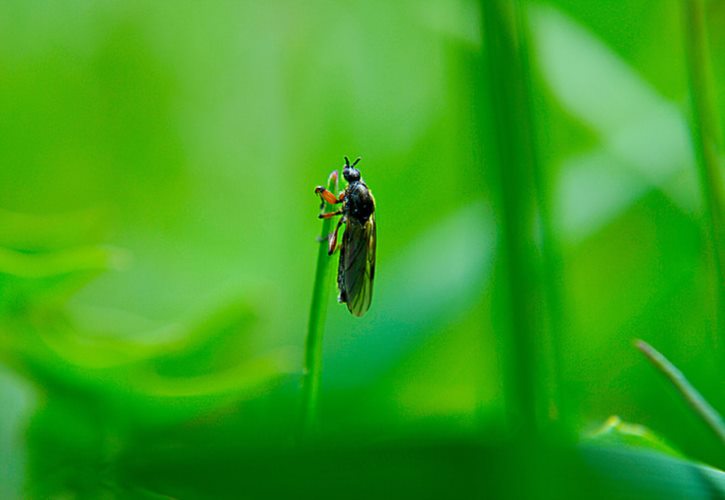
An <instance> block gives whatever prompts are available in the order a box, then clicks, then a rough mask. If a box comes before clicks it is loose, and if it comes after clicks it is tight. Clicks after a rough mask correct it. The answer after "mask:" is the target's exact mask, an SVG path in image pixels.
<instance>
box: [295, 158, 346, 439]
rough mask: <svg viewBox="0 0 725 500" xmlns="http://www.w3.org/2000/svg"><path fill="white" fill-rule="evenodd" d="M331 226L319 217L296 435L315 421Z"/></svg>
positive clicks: (332, 186) (333, 180)
mask: <svg viewBox="0 0 725 500" xmlns="http://www.w3.org/2000/svg"><path fill="white" fill-rule="evenodd" d="M337 178H338V174H337V171H334V172H333V173H332V174H331V175H330V177H329V179H328V181H327V189H329V190H330V191H332V192H334V193H335V194H337V189H338V183H337ZM323 207H324V208H323V210H324V211H325V212H331V211H334V210H335V207H334V206H333V205H330V204H329V203H324V205H323ZM331 228H332V219H323V221H322V232H321V233H320V242H319V249H318V251H317V270H316V271H315V283H314V286H313V288H312V303H311V304H310V318H309V322H308V323H307V341H306V343H305V368H304V373H303V377H302V414H301V429H300V436H305V435H308V434H309V433H310V431H311V429H312V427H313V426H314V425H315V422H316V420H317V401H318V395H319V390H320V375H321V372H322V337H323V333H324V330H325V319H326V318H327V302H328V297H329V293H330V287H329V284H330V283H329V281H330V280H329V278H328V276H329V274H330V272H329V271H330V261H331V260H332V259H331V257H330V256H329V255H328V254H327V249H328V242H327V236H328V235H329V234H330V231H331Z"/></svg>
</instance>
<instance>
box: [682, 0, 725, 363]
mask: <svg viewBox="0 0 725 500" xmlns="http://www.w3.org/2000/svg"><path fill="white" fill-rule="evenodd" d="M682 6H683V21H684V31H685V37H684V40H685V53H686V56H687V69H688V77H689V87H690V105H691V107H692V116H691V129H692V138H693V143H694V144H693V146H694V149H695V156H696V158H697V166H698V169H699V173H700V183H701V186H702V194H703V198H704V200H705V214H706V220H705V224H706V233H707V239H708V244H709V247H710V253H711V255H712V260H713V267H714V269H715V273H714V278H713V279H714V281H715V283H714V287H715V288H716V290H715V294H716V301H715V307H716V310H715V311H714V315H715V317H714V323H715V325H716V326H715V332H717V333H716V334H715V335H714V339H713V344H714V346H713V347H715V348H716V352H717V351H719V352H721V353H722V352H725V350H724V349H722V347H723V344H722V343H723V342H724V341H725V325H724V324H723V323H725V320H724V318H723V311H725V221H723V217H724V216H725V215H724V212H723V209H724V208H725V205H723V193H722V190H723V167H722V165H721V164H720V159H719V156H718V152H719V151H720V131H719V130H718V121H717V117H716V109H717V108H716V106H715V101H714V98H713V91H712V88H711V83H710V74H711V73H710V58H709V54H708V47H707V35H706V28H705V17H704V12H703V11H704V4H703V1H702V0H687V1H683V2H682ZM720 358H721V360H722V359H725V358H723V356H722V355H721V356H720Z"/></svg>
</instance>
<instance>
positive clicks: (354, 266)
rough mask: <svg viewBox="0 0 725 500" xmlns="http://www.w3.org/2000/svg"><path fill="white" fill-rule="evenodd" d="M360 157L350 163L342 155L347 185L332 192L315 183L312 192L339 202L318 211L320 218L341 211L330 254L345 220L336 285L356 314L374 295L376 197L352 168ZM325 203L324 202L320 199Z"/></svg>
mask: <svg viewBox="0 0 725 500" xmlns="http://www.w3.org/2000/svg"><path fill="white" fill-rule="evenodd" d="M359 161H360V158H358V159H357V160H355V162H353V163H352V164H350V160H349V159H348V158H347V156H346V157H345V166H344V167H343V170H342V176H343V177H344V178H345V181H347V187H346V188H345V190H344V191H342V192H341V193H340V194H339V195H337V196H336V195H335V194H334V193H332V192H331V191H328V190H327V189H325V188H324V187H323V186H317V188H315V193H317V194H319V195H320V197H321V198H322V200H323V201H326V202H327V203H329V204H331V205H337V204H340V203H341V204H342V208H340V210H337V211H336V212H329V213H321V214H320V215H319V217H320V218H321V219H329V218H331V217H335V216H338V215H340V216H341V217H340V220H339V221H338V222H337V226H335V230H334V231H333V232H332V233H330V236H329V238H328V243H329V247H328V253H329V254H330V255H332V254H333V252H334V251H335V250H336V249H337V248H338V244H337V242H338V238H337V235H338V232H339V230H340V226H342V225H343V224H345V232H344V234H343V236H342V243H341V244H340V245H339V249H340V263H339V265H338V268H337V288H338V289H339V291H340V294H339V295H338V297H337V300H338V301H339V302H344V303H345V304H347V308H348V310H349V311H350V312H351V313H352V314H354V315H355V316H362V315H363V314H365V312H366V311H367V310H368V309H369V308H370V303H371V302H372V298H373V279H374V278H375V244H376V239H377V237H376V234H375V198H373V194H372V193H371V192H370V189H368V187H367V185H366V184H365V182H363V180H362V178H361V177H360V171H359V170H358V169H356V168H355V165H357V164H358V162H359ZM323 205H324V203H323Z"/></svg>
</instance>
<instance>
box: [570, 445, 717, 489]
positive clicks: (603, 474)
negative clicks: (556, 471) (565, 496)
mask: <svg viewBox="0 0 725 500" xmlns="http://www.w3.org/2000/svg"><path fill="white" fill-rule="evenodd" d="M582 451H583V458H584V461H585V462H587V463H589V464H590V467H591V470H592V472H594V473H595V474H596V475H597V476H598V479H599V481H598V483H602V484H606V486H607V492H608V498H628V499H635V498H636V499H648V500H649V499H651V500H655V499H658V500H659V499H662V498H667V499H683V500H695V499H702V500H713V499H720V498H723V497H725V472H723V471H719V470H717V469H713V468H712V467H708V466H706V465H701V464H698V463H695V462H691V461H687V460H682V459H679V458H676V457H673V456H670V455H669V454H662V453H659V452H655V451H652V450H643V449H633V448H629V447H621V446H602V445H594V444H587V445H584V446H583V447H582Z"/></svg>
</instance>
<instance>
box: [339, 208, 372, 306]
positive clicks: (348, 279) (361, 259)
mask: <svg viewBox="0 0 725 500" xmlns="http://www.w3.org/2000/svg"><path fill="white" fill-rule="evenodd" d="M375 243H376V231H375V216H374V215H372V216H371V217H370V219H368V221H367V222H365V223H364V224H360V223H359V222H358V221H356V220H355V219H353V218H350V219H348V221H347V224H346V226H345V234H344V236H343V239H342V248H341V250H340V267H339V268H338V276H337V283H338V287H339V288H340V301H341V302H346V303H347V308H348V309H349V311H350V312H351V313H352V314H354V315H355V316H362V315H363V314H365V312H366V311H367V310H368V309H369V308H370V303H371V302H372V298H373V278H374V277H375Z"/></svg>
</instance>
